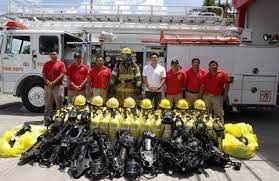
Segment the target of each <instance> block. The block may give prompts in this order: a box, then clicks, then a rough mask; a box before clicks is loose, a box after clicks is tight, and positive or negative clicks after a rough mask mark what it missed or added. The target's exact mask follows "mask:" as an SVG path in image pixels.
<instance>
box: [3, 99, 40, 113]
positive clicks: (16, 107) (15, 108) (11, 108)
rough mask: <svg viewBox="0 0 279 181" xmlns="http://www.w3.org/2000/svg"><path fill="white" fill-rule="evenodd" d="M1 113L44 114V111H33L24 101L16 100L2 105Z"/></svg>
mask: <svg viewBox="0 0 279 181" xmlns="http://www.w3.org/2000/svg"><path fill="white" fill-rule="evenodd" d="M0 115H11V116H42V115H43V113H31V112H29V111H28V110H27V109H26V108H25V107H24V106H23V104H22V102H15V103H12V104H7V105H1V108H0Z"/></svg>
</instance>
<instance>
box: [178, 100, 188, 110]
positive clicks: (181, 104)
mask: <svg viewBox="0 0 279 181" xmlns="http://www.w3.org/2000/svg"><path fill="white" fill-rule="evenodd" d="M176 107H177V108H179V109H189V104H188V102H187V101H186V99H179V100H178V102H177V104H176Z"/></svg>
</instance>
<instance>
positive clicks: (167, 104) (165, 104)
mask: <svg viewBox="0 0 279 181" xmlns="http://www.w3.org/2000/svg"><path fill="white" fill-rule="evenodd" d="M159 107H160V108H162V109H170V108H171V103H170V101H169V100H168V99H162V100H161V102H160V104H159Z"/></svg>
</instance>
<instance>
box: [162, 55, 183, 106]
mask: <svg viewBox="0 0 279 181" xmlns="http://www.w3.org/2000/svg"><path fill="white" fill-rule="evenodd" d="M184 79H185V75H184V73H183V72H182V71H180V65H179V61H178V60H176V59H173V60H172V61H171V68H170V69H169V70H168V71H167V74H166V86H167V89H166V92H167V99H168V100H169V101H171V103H172V105H175V104H176V102H177V101H178V100H179V99H182V98H183V93H182V87H183V83H184Z"/></svg>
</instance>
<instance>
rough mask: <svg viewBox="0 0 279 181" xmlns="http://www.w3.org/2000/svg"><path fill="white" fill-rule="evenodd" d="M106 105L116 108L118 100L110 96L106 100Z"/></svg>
mask: <svg viewBox="0 0 279 181" xmlns="http://www.w3.org/2000/svg"><path fill="white" fill-rule="evenodd" d="M106 106H107V107H109V108H118V107H119V102H118V100H117V99H116V98H114V97H112V98H110V99H109V100H108V101H107V103H106Z"/></svg>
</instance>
